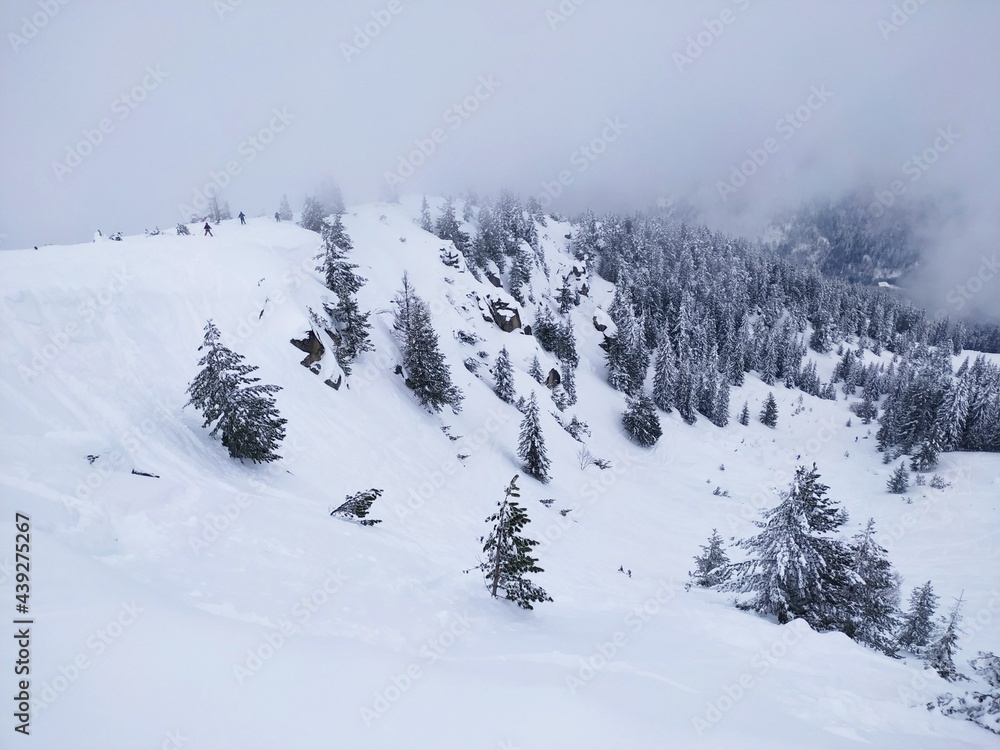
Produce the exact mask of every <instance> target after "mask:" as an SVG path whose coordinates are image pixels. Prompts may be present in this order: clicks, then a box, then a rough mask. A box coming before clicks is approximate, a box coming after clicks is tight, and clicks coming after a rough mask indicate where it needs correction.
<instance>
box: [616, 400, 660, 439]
mask: <svg viewBox="0 0 1000 750" xmlns="http://www.w3.org/2000/svg"><path fill="white" fill-rule="evenodd" d="M622 425H624V427H625V431H626V432H628V434H629V435H630V436H631V438H632V440H633V441H634V442H635V443H636V444H638V445H641V446H642V447H643V448H649V447H651V446H653V445H656V441H657V440H659V439H660V436H661V435H662V434H663V430H662V428H661V427H660V419H659V417H657V416H656V406H654V404H653V399H651V398H650V397H649V394H648V393H646V391H644V390H640V391H638V392H637V393H636V394H635V396H627V397H626V407H625V413H624V414H622Z"/></svg>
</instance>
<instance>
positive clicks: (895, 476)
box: [886, 464, 910, 495]
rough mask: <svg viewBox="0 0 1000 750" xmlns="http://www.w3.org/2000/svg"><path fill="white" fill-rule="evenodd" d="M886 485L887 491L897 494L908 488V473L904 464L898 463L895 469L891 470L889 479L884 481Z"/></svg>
mask: <svg viewBox="0 0 1000 750" xmlns="http://www.w3.org/2000/svg"><path fill="white" fill-rule="evenodd" d="M886 486H887V487H888V488H889V492H893V493H895V494H897V495H902V494H903V493H904V492H906V490H908V489H909V487H910V475H909V474H907V473H906V465H905V464H900V465H899V466H897V467H896V470H895V471H894V472H892V476H891V477H889V481H888V482H886Z"/></svg>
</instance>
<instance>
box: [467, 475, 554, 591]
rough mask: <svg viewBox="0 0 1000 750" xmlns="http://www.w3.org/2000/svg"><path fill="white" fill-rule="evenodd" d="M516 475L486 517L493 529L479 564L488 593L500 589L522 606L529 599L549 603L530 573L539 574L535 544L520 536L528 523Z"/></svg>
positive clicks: (540, 569) (540, 570) (486, 541)
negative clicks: (534, 553)
mask: <svg viewBox="0 0 1000 750" xmlns="http://www.w3.org/2000/svg"><path fill="white" fill-rule="evenodd" d="M520 496H521V495H520V492H519V491H518V487H517V475H516V474H515V475H514V478H513V479H511V480H510V484H508V485H507V488H506V489H505V490H504V497H503V500H501V501H500V502H498V503H497V505H498V506H499V508H498V510H497V512H496V513H494V514H493V515H491V516H490V517H489V518H487V519H486V522H487V523H492V524H493V530H492V531H491V532H490V534H489V536H488V537H486V538H485V540H484V539H483V538H482V537H480V541H483V542H485V543H484V545H483V552H484V553H486V560H485V561H484V562H483V563H482V564H481V565H480V566H479V569H480V570H481V571H482V572H483V575H484V578H485V580H486V588H487V589H488V590H489V592H490V596H492V597H493V598H497V597H498V596H499V595H500V592H503V595H504V598H505V599H508V600H509V601H512V602H514V603H515V604H517V605H518V606H519V607H522V608H523V609H533V607H532V606H531V604H532V602H550V601H552V597H550V596H549V595H548V594H546V593H545V590H544V589H543V588H542V587H541V586H539V585H537V584H535V583H533V582H531V581H530V580H529V579H528V578H527V575H528V574H529V573H541V572H543V571H542V568H539V567H538V560H537V559H536V558H534V557H533V556H532V555H531V550H532V548H533V547H535V546H537V545H538V542H536V541H535V540H533V539H528V538H527V537H525V536H521V531H522V529H523V528H524V527H525V526H526V525H527V524H528V522H529V519H528V514H527V512H526V511H525V509H524V508H522V507H521V506H520V505H519V504H518V503H517V500H516V499H515V498H518V497H520Z"/></svg>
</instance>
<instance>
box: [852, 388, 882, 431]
mask: <svg viewBox="0 0 1000 750" xmlns="http://www.w3.org/2000/svg"><path fill="white" fill-rule="evenodd" d="M854 413H855V414H857V415H858V416H859V417H861V423H862V424H871V423H872V420H873V419H875V417H877V416H878V407H876V406H875V402H874V401H873V400H872V398H871V396H869V394H868V392H867V391H866V392H865V394H864V396H863V397H862V399H861V401H860V402H858V403H857V407H856V408H855V409H854Z"/></svg>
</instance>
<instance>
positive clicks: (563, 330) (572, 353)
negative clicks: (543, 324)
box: [555, 318, 580, 369]
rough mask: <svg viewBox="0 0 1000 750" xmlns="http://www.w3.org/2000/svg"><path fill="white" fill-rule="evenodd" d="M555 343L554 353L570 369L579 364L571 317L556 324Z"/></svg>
mask: <svg viewBox="0 0 1000 750" xmlns="http://www.w3.org/2000/svg"><path fill="white" fill-rule="evenodd" d="M555 345H556V346H555V355H556V356H557V357H559V359H560V360H561V361H562V362H565V363H566V364H567V365H568V366H569V368H570V369H573V368H575V367H576V366H577V365H578V364H580V355H579V354H577V353H576V334H575V333H574V331H573V319H572V318H570V319H569V320H567V321H566V322H565V323H564V324H562V325H558V326H556V341H555Z"/></svg>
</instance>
